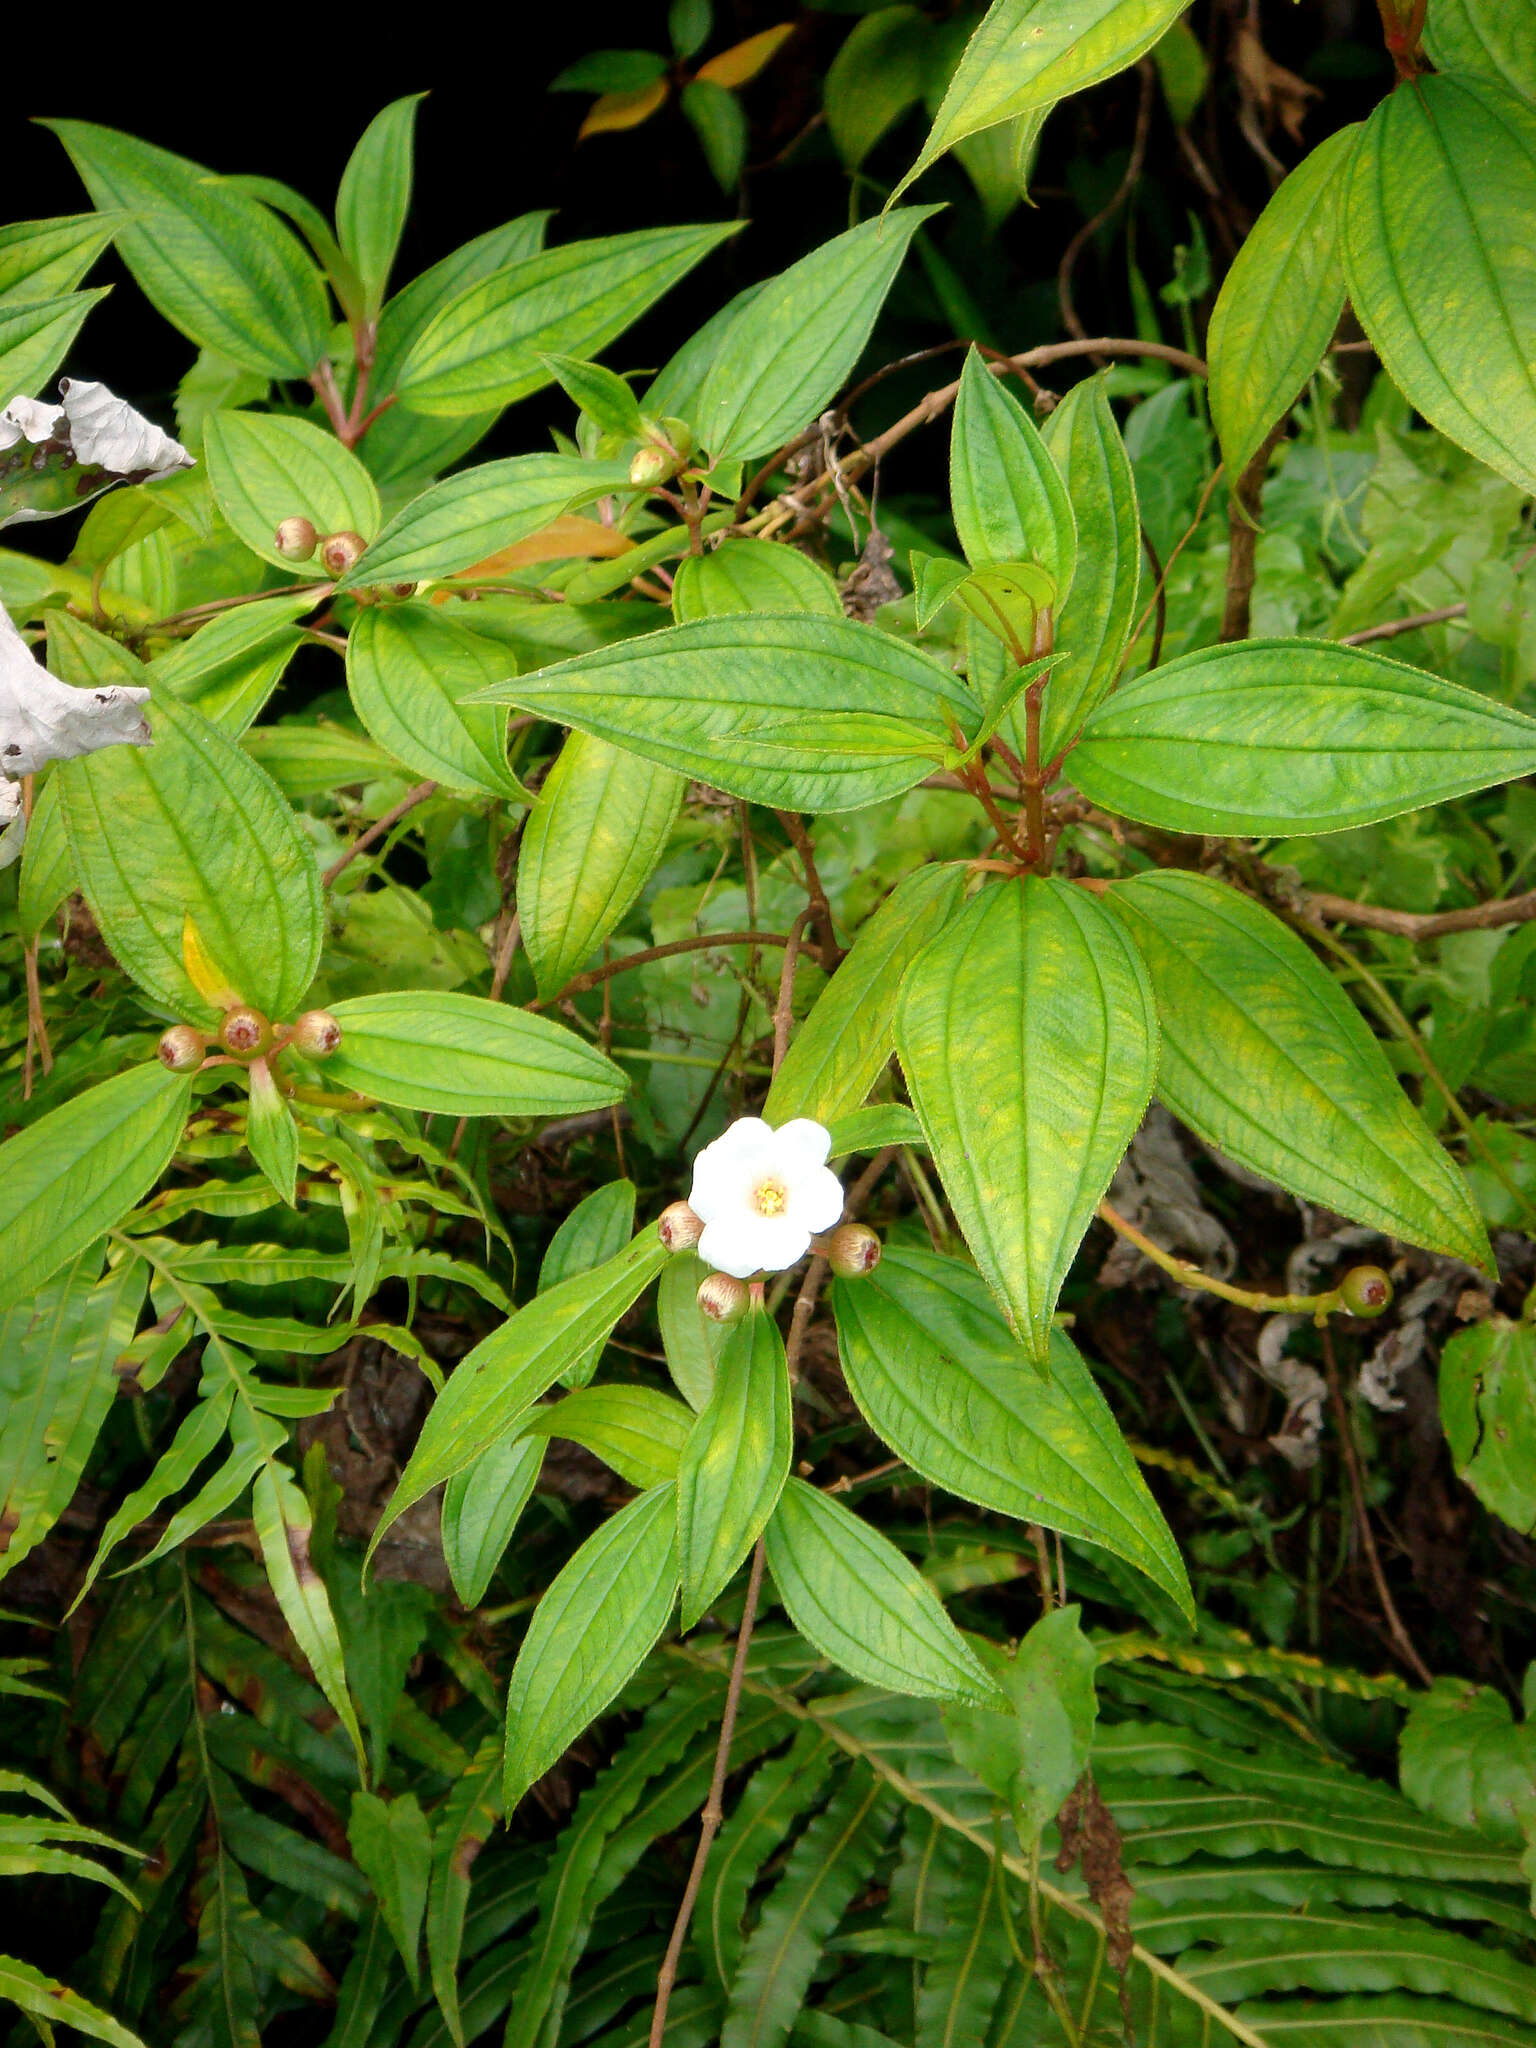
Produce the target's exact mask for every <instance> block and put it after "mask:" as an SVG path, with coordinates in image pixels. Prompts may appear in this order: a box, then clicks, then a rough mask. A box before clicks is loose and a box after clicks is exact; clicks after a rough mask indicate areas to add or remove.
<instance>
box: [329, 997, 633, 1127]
mask: <svg viewBox="0 0 1536 2048" xmlns="http://www.w3.org/2000/svg"><path fill="white" fill-rule="evenodd" d="M331 1014H332V1016H333V1017H335V1019H336V1021H337V1023H338V1024H339V1025H340V1026H341V1044H340V1046H339V1047H338V1048H337V1050H336V1051H335V1052H334V1053H332V1054H331V1055H330V1056H329V1058H328V1059H327V1061H326V1065H325V1072H326V1078H327V1080H328V1081H333V1082H339V1083H340V1085H341V1086H342V1087H344V1088H355V1089H357V1090H358V1091H359V1093H360V1094H363V1095H372V1096H374V1097H376V1098H377V1099H378V1100H379V1101H380V1102H393V1103H395V1104H396V1105H397V1106H398V1107H399V1108H401V1109H424V1110H429V1111H432V1112H435V1113H437V1114H440V1115H445V1116H563V1115H566V1114H569V1113H571V1112H573V1111H577V1110H583V1109H601V1108H603V1107H605V1106H606V1105H607V1104H608V1103H610V1102H617V1101H618V1100H619V1098H620V1096H621V1095H623V1094H624V1093H625V1092H626V1090H627V1089H628V1087H629V1083H628V1081H627V1080H626V1078H625V1076H624V1075H623V1073H622V1072H621V1071H620V1070H619V1068H617V1067H616V1066H615V1065H614V1064H613V1062H612V1060H610V1059H606V1058H605V1057H604V1056H603V1054H602V1053H600V1052H599V1051H598V1050H597V1048H596V1046H592V1045H588V1044H587V1043H586V1041H585V1040H584V1039H580V1038H578V1037H577V1036H576V1034H575V1032H574V1031H568V1030H567V1029H566V1028H565V1026H564V1025H563V1024H555V1023H552V1022H551V1021H550V1019H549V1018H548V1017H534V1016H530V1015H529V1013H528V1012H527V1011H526V1010H514V1009H512V1008H510V1007H509V1005H507V1004H506V1003H492V1002H488V1001H487V1000H486V998H485V997H484V996H465V995H460V994H459V993H458V992H457V991H456V990H448V989H416V990H410V991H406V990H400V991H398V992H394V993H391V994H388V995H377V996H349V997H348V998H347V1000H346V1001H345V1002H340V1003H334V1004H332V1006H331Z"/></svg>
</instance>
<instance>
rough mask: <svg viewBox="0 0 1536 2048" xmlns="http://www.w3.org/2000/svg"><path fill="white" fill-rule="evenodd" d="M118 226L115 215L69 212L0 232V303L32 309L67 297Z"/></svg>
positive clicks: (21, 222) (25, 222)
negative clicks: (22, 304)
mask: <svg viewBox="0 0 1536 2048" xmlns="http://www.w3.org/2000/svg"><path fill="white" fill-rule="evenodd" d="M120 225H121V223H120V222H119V220H118V218H117V216H116V215H115V214H103V213H71V214H61V215H59V216H58V217H57V218H56V219H53V220H19V221H16V222H14V223H13V224H12V225H11V226H10V227H0V299H9V300H11V301H13V302H15V303H17V304H20V303H22V302H23V301H25V302H27V303H29V304H32V305H36V303H37V301H38V300H39V299H56V298H58V297H59V296H60V295H61V294H62V293H64V292H72V291H73V290H74V289H75V286H76V285H77V284H79V282H80V280H81V279H82V278H83V277H84V276H85V274H86V272H87V271H88V270H89V269H90V267H91V265H92V264H93V263H94V262H95V261H96V258H97V257H98V256H99V255H100V254H101V253H102V251H103V250H104V249H105V248H106V246H107V244H108V243H109V242H110V241H111V239H112V237H113V236H114V235H115V234H116V233H117V230H118V227H119V226H120Z"/></svg>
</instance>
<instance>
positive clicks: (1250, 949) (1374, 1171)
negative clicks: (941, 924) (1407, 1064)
mask: <svg viewBox="0 0 1536 2048" xmlns="http://www.w3.org/2000/svg"><path fill="white" fill-rule="evenodd" d="M1104 900H1105V902H1106V903H1107V904H1108V905H1109V907H1110V909H1111V910H1112V911H1113V912H1114V913H1115V915H1116V916H1118V917H1119V918H1120V919H1121V920H1122V921H1123V922H1124V924H1125V926H1126V928H1127V930H1128V931H1129V932H1130V934H1131V936H1132V938H1133V939H1134V941H1135V944H1136V948H1137V950H1138V952H1139V953H1140V954H1141V957H1142V959H1143V961H1144V962H1145V963H1146V969H1147V973H1148V975H1149V976H1150V978H1151V982H1152V988H1153V992H1154V994H1155V996H1156V999H1157V1010H1158V1020H1159V1023H1160V1025H1161V1028H1162V1044H1161V1050H1160V1054H1159V1064H1158V1078H1157V1093H1158V1095H1159V1096H1160V1098H1161V1099H1162V1100H1163V1101H1164V1102H1165V1103H1167V1105H1168V1107H1169V1108H1170V1109H1171V1110H1172V1111H1173V1113H1174V1115H1175V1116H1177V1117H1179V1118H1180V1119H1181V1120H1182V1121H1183V1122H1184V1123H1186V1124H1188V1125H1189V1127H1190V1129H1191V1130H1193V1131H1195V1132H1197V1133H1198V1134H1199V1135H1200V1137H1202V1138H1204V1139H1205V1141H1206V1142H1207V1144H1210V1145H1214V1146H1215V1147H1216V1149H1217V1150H1218V1151H1219V1152H1223V1153H1225V1154H1226V1156H1227V1157H1228V1158H1230V1159H1235V1160H1237V1161H1238V1162H1239V1163H1240V1164H1241V1165H1243V1166H1247V1167H1250V1168H1251V1169H1252V1170H1253V1171H1254V1172H1255V1173H1261V1174H1263V1175H1264V1177H1265V1179H1266V1180H1273V1181H1277V1182H1278V1183H1279V1184H1280V1186H1281V1187H1284V1188H1289V1189H1290V1191H1291V1192H1292V1193H1293V1194H1297V1195H1300V1196H1302V1197H1303V1199H1304V1200H1306V1201H1310V1202H1321V1203H1323V1204H1324V1205H1325V1206H1326V1207H1328V1208H1330V1209H1336V1210H1337V1211H1338V1212H1339V1214H1340V1215H1343V1216H1349V1217H1353V1218H1354V1220H1355V1221H1356V1222H1359V1223H1367V1224H1371V1225H1373V1226H1374V1227H1375V1228H1376V1229H1378V1230H1383V1231H1385V1232H1386V1233H1387V1234H1388V1235H1389V1236H1391V1237H1399V1238H1403V1239H1405V1240H1406V1241H1407V1242H1408V1243H1409V1244H1422V1245H1427V1246H1429V1247H1430V1248H1431V1249H1433V1250H1435V1251H1440V1252H1446V1253H1449V1254H1450V1256H1451V1257H1453V1258H1458V1259H1465V1260H1467V1262H1468V1263H1469V1264H1470V1265H1474V1266H1481V1267H1483V1268H1485V1269H1486V1270H1488V1271H1492V1264H1491V1255H1490V1253H1489V1249H1488V1240H1487V1237H1486V1235H1485V1233H1484V1230H1483V1226H1482V1223H1481V1221H1480V1219H1479V1217H1478V1213H1477V1207H1476V1204H1475V1203H1474V1202H1473V1199H1472V1196H1471V1193H1470V1191H1469V1190H1468V1188H1467V1185H1466V1182H1465V1181H1464V1180H1463V1179H1462V1176H1461V1173H1460V1172H1459V1170H1458V1169H1457V1167H1456V1166H1455V1165H1454V1164H1453V1163H1452V1161H1451V1160H1450V1159H1449V1157H1448V1156H1447V1155H1446V1153H1445V1152H1444V1151H1443V1150H1442V1148H1441V1147H1440V1145H1439V1144H1438V1143H1437V1142H1436V1141H1435V1139H1434V1138H1433V1137H1431V1135H1430V1133H1429V1131H1428V1130H1427V1129H1426V1128H1425V1125H1424V1122H1423V1120H1422V1118H1421V1117H1420V1116H1419V1113H1418V1111H1417V1110H1416V1109H1415V1108H1414V1106H1413V1104H1412V1103H1411V1102H1410V1101H1409V1100H1408V1098H1407V1096H1406V1095H1405V1094H1404V1093H1403V1090H1402V1086H1401V1084H1400V1083H1399V1081H1398V1079H1397V1076H1396V1075H1395V1074H1394V1073H1393V1071H1392V1067H1391V1065H1390V1063H1389V1061H1388V1059H1387V1056H1386V1053H1385V1052H1384V1050H1383V1049H1382V1047H1381V1045H1380V1043H1379V1042H1378V1041H1377V1040H1376V1039H1375V1038H1374V1037H1373V1036H1372V1035H1371V1032H1370V1031H1369V1029H1368V1028H1367V1026H1366V1023H1365V1020H1364V1019H1363V1018H1362V1017H1361V1015H1360V1012H1359V1011H1358V1010H1357V1009H1356V1008H1355V1006H1354V1004H1353V1003H1352V1002H1351V1001H1350V1000H1349V998H1348V996H1346V995H1345V994H1344V992H1343V990H1342V989H1341V988H1340V987H1339V985H1338V983H1337V982H1336V981H1335V980H1334V978H1333V976H1332V975H1331V974H1329V973H1328V971H1327V969H1326V968H1325V967H1324V966H1323V965H1322V963H1321V962H1320V961H1319V960H1318V959H1317V958H1316V956H1315V955H1314V954H1313V953H1312V952H1311V951H1310V950H1309V949H1308V948H1307V946H1306V945H1305V944H1304V943H1303V942H1302V940H1301V939H1300V938H1298V937H1297V936H1296V934H1295V933H1294V932H1292V931H1289V930H1288V929H1287V928H1286V926H1284V925H1283V924H1282V923H1281V922H1280V921H1279V919H1278V918H1276V917H1274V916H1273V915H1272V914H1271V913H1270V912H1269V911H1268V910H1266V909H1264V908H1263V906H1262V905H1260V904H1258V903H1254V902H1253V901H1251V900H1250V899H1249V898H1248V897H1246V896H1243V895H1240V894H1239V893H1238V892H1237V890H1235V889H1231V888H1229V887H1228V886H1227V885H1226V884H1225V883H1224V882H1218V881H1216V880H1215V879H1214V878H1213V877H1211V876H1209V875H1196V874H1186V873H1174V872H1172V871H1169V872H1166V873H1158V874H1149V875H1140V876H1137V877H1136V878H1135V879H1134V880H1132V881H1129V882H1123V883H1119V882H1117V883H1116V884H1115V885H1114V887H1113V888H1112V889H1111V890H1110V891H1109V893H1108V895H1107V896H1106V897H1105V899H1104ZM1455 1341H1457V1342H1461V1341H1463V1340H1462V1339H1459V1338H1458V1339H1457V1340H1455ZM1532 1514H1533V1518H1536V1507H1533V1510H1532Z"/></svg>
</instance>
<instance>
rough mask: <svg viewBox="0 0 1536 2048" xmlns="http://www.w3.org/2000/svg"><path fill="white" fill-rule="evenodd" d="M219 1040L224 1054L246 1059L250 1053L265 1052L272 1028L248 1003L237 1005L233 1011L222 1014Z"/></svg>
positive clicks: (270, 1039)
mask: <svg viewBox="0 0 1536 2048" xmlns="http://www.w3.org/2000/svg"><path fill="white" fill-rule="evenodd" d="M219 1039H220V1042H221V1044H222V1045H223V1047H224V1049H225V1051H226V1052H232V1053H234V1054H235V1055H236V1057H237V1058H240V1059H246V1058H248V1057H249V1056H250V1055H251V1054H252V1053H260V1052H265V1051H266V1049H267V1047H268V1045H269V1044H270V1043H271V1041H272V1026H271V1025H270V1024H269V1023H268V1022H267V1020H266V1018H265V1017H263V1015H262V1014H261V1012H260V1010H253V1009H252V1008H251V1007H250V1005H249V1004H248V1003H237V1004H236V1005H235V1007H234V1009H232V1010H226V1011H225V1012H224V1022H223V1024H222V1026H221V1027H220V1030H219Z"/></svg>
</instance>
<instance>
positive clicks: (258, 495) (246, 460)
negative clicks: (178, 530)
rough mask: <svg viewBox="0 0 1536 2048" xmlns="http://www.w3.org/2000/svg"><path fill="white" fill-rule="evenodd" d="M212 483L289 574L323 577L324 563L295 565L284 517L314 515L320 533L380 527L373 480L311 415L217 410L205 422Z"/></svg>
mask: <svg viewBox="0 0 1536 2048" xmlns="http://www.w3.org/2000/svg"><path fill="white" fill-rule="evenodd" d="M203 450H204V453H205V454H206V456H207V458H208V481H209V484H210V485H211V486H212V489H213V495H214V498H215V500H216V501H217V503H218V507H219V510H220V511H221V512H222V513H223V514H224V517H225V518H226V519H227V520H228V521H229V523H230V525H231V526H232V527H233V528H234V530H235V532H236V533H237V534H239V536H240V538H241V539H242V540H243V541H244V542H245V544H246V546H247V547H248V548H249V549H250V550H251V552H252V554H255V555H260V557H261V559H262V560H263V561H264V562H271V563H272V564H273V565H274V566H275V567H276V568H279V569H286V570H287V571H288V573H289V575H290V576H293V575H302V576H304V577H306V578H307V577H312V576H323V575H324V573H325V572H324V570H323V569H322V568H321V567H320V565H319V564H318V562H307V563H303V562H294V561H291V560H290V559H289V558H288V557H287V556H286V555H284V554H282V553H281V552H280V550H279V548H278V545H277V529H278V527H279V526H280V525H281V524H282V522H283V521H284V520H285V519H299V518H302V519H307V520H308V521H309V522H310V524H311V525H312V526H313V527H314V529H315V531H316V532H317V533H318V534H320V535H322V536H324V535H326V534H328V533H344V532H345V533H357V534H361V536H362V537H363V539H364V540H367V539H368V538H369V537H370V535H372V534H373V533H375V532H376V531H377V530H378V525H379V518H380V513H379V494H378V491H377V489H376V488H375V486H374V481H373V478H372V477H371V476H370V475H369V474H368V472H367V470H366V469H364V467H363V465H362V464H361V463H360V462H359V461H358V459H357V457H356V456H355V455H353V454H352V453H351V452H350V451H349V450H348V449H346V448H343V447H342V445H341V443H340V442H339V441H338V440H337V439H336V437H335V436H334V435H333V434H325V433H322V432H321V431H320V429H319V428H318V427H315V426H311V425H310V423H309V421H308V420H292V419H285V418H281V417H279V416H278V415H277V414H274V413H264V412H216V413H211V414H210V415H209V417H208V419H207V421H206V422H205V424H204V427H203Z"/></svg>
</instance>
